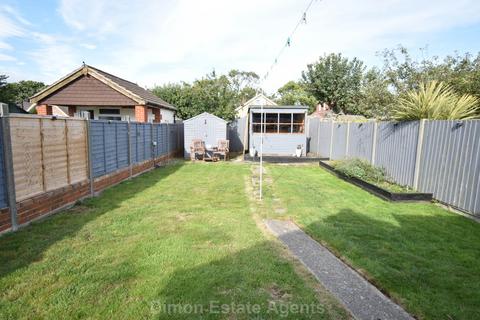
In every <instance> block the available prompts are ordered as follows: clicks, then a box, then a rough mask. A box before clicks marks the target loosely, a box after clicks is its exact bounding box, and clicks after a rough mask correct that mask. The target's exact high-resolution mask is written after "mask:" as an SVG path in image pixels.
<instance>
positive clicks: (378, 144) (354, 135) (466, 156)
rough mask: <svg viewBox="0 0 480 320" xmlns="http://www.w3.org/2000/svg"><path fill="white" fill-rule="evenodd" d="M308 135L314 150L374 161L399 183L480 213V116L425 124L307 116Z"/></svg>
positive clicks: (458, 206)
mask: <svg viewBox="0 0 480 320" xmlns="http://www.w3.org/2000/svg"><path fill="white" fill-rule="evenodd" d="M332 125H333V130H332ZM347 132H348V135H347ZM332 134H333V136H332ZM309 135H310V141H311V143H310V152H312V153H314V154H317V155H319V156H321V157H327V158H331V159H333V160H339V159H345V158H361V159H364V160H366V161H368V162H370V163H372V162H373V164H374V165H376V166H378V167H383V168H385V171H386V172H387V174H388V175H389V176H390V177H392V178H393V180H395V181H396V182H397V183H399V184H402V185H408V186H411V187H415V188H417V189H418V190H419V191H422V192H432V193H433V195H434V197H435V198H436V199H438V200H440V201H442V202H444V203H447V204H449V205H451V206H454V207H456V208H458V209H461V210H464V211H467V212H469V213H471V214H474V215H477V216H480V182H479V181H480V120H471V121H424V125H423V129H422V125H421V122H420V121H411V122H398V123H396V122H377V123H375V122H364V123H350V124H348V123H337V122H333V123H332V122H331V121H321V120H319V119H309ZM347 138H348V139H347ZM419 141H420V142H421V143H420V145H419ZM330 144H332V146H330ZM417 153H418V154H417ZM416 177H417V178H416Z"/></svg>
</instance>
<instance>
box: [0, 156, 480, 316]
mask: <svg viewBox="0 0 480 320" xmlns="http://www.w3.org/2000/svg"><path fill="white" fill-rule="evenodd" d="M293 170H294V171H295V170H297V169H293ZM294 171H292V173H293V172H294ZM249 175H250V168H249V166H247V165H236V164H228V163H227V164H224V163H215V164H202V163H198V164H183V163H179V164H177V165H172V166H168V167H166V168H162V169H158V170H155V171H153V172H151V173H147V174H145V175H142V176H140V177H137V178H135V179H133V180H130V181H126V182H124V183H122V184H120V185H118V186H116V187H113V188H110V189H108V190H107V191H105V192H104V193H103V194H102V195H101V196H100V197H97V198H94V199H89V200H87V201H85V202H84V203H82V204H81V205H77V206H76V207H74V208H73V209H71V210H68V211H66V212H64V213H61V214H57V215H55V216H52V217H50V218H48V219H46V220H44V221H41V222H39V223H35V224H33V225H31V226H30V227H27V228H25V229H22V230H20V231H19V232H17V233H15V234H8V235H5V236H3V237H0V318H1V319H36V318H50V319H65V318H95V319H97V318H108V319H142V318H172V319H179V318H180V319H181V318H208V319H210V318H213V319H217V318H221V319H224V318H227V319H235V318H239V319H244V318H251V317H253V316H254V315H255V314H253V315H252V314H249V315H248V314H247V313H246V312H244V311H242V310H241V309H239V308H242V307H244V308H248V305H249V304H250V305H255V304H258V305H259V306H260V307H261V309H260V315H261V317H259V318H263V319H265V318H271V319H276V318H278V315H279V314H278V313H275V312H285V311H286V308H290V307H291V306H295V305H297V306H298V305H300V306H306V305H314V307H315V309H313V307H311V308H310V309H309V310H311V312H304V313H302V314H299V313H298V312H297V311H295V310H293V309H290V313H289V315H290V317H289V318H292V319H299V318H314V319H339V318H340V319H342V318H345V317H347V316H346V313H345V311H344V310H343V309H342V308H341V307H340V306H339V305H338V304H337V303H336V302H335V301H334V300H333V299H332V298H331V297H330V296H329V295H328V294H327V293H326V292H325V291H324V289H322V288H321V287H320V286H318V285H317V284H315V282H314V281H313V280H312V278H311V277H309V276H308V275H306V273H305V271H304V269H302V267H300V266H299V265H297V264H294V263H293V262H292V260H291V258H288V257H286V255H285V252H284V251H283V249H282V248H281V247H280V246H279V245H278V243H277V242H275V241H273V239H272V238H270V237H269V236H268V235H266V234H265V233H264V232H262V230H261V229H260V228H259V227H257V225H256V222H255V221H256V220H255V216H254V214H253V213H252V211H254V210H255V205H254V204H253V203H251V201H250V200H249V197H248V196H247V194H246V192H245V181H249V179H248V177H249ZM252 206H253V207H252ZM452 220H454V219H453V218H452ZM463 230H464V231H466V232H465V236H468V234H469V232H467V231H468V230H466V229H465V228H463ZM437 236H438V237H439V239H441V238H442V237H440V236H439V235H437ZM465 243H467V240H465ZM478 243H479V242H478V241H477V244H478ZM469 244H470V245H473V243H469ZM452 246H453V244H452ZM470 250H471V248H470ZM468 257H469V256H467V255H465V258H468ZM477 266H478V265H477ZM474 267H476V266H473V268H474ZM302 270H303V271H302ZM470 272H472V270H470ZM471 285H473V283H471ZM472 289H473V287H472ZM472 293H473V292H472ZM476 294H477V295H478V290H477V292H476ZM471 298H473V297H471ZM166 304H174V305H181V304H182V305H183V307H182V308H177V309H176V310H173V309H170V312H167V310H166V308H165V305H166ZM189 304H190V305H194V306H192V308H193V307H194V308H195V309H196V310H195V311H196V312H197V313H196V314H192V313H189V312H192V310H191V309H189V308H190V307H188V305H189ZM221 304H226V305H227V308H230V309H235V313H236V314H234V312H233V311H232V310H230V311H228V310H227V309H223V310H219V309H217V308H218V306H220V305H221ZM199 306H203V307H204V310H203V312H206V311H208V309H209V308H210V311H212V312H216V313H202V310H201V308H200V307H199ZM269 306H270V308H269ZM171 308H172V307H171ZM173 308H176V307H175V306H174V307H173ZM252 308H254V307H252ZM252 308H251V309H250V311H251V312H253V313H255V312H256V311H255V310H253V309H252ZM303 310H305V308H304V309H303ZM312 310H313V312H312ZM223 311H226V312H225V313H222V312H223Z"/></svg>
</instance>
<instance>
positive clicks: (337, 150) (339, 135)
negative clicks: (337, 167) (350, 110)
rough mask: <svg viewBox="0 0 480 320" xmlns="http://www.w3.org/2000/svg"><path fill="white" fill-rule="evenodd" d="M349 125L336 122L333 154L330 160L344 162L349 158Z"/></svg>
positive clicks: (334, 125)
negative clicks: (343, 160)
mask: <svg viewBox="0 0 480 320" xmlns="http://www.w3.org/2000/svg"><path fill="white" fill-rule="evenodd" d="M347 131H348V124H347V123H342V122H336V123H334V124H333V131H332V132H333V138H332V140H333V141H334V143H333V145H332V146H331V148H332V153H331V156H330V158H331V159H332V160H342V159H345V157H346V156H347V134H348V132H347Z"/></svg>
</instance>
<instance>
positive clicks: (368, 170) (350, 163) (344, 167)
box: [333, 159, 387, 182]
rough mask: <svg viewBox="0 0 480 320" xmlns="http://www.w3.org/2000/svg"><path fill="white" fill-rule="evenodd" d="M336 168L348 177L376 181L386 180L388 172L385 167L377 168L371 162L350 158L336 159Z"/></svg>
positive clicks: (334, 164)
mask: <svg viewBox="0 0 480 320" xmlns="http://www.w3.org/2000/svg"><path fill="white" fill-rule="evenodd" d="M333 166H334V167H335V170H337V171H339V172H341V173H343V174H345V175H346V176H348V177H355V178H358V179H362V180H366V181H374V182H383V181H386V180H387V179H386V173H385V170H384V169H383V168H377V167H374V166H372V165H371V164H370V163H368V162H366V161H364V160H360V159H348V160H341V161H335V162H334V163H333Z"/></svg>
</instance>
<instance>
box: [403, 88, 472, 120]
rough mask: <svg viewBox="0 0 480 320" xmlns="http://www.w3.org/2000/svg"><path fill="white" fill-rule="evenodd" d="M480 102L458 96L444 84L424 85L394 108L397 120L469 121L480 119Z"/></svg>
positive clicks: (411, 92)
mask: <svg viewBox="0 0 480 320" xmlns="http://www.w3.org/2000/svg"><path fill="white" fill-rule="evenodd" d="M478 107H479V100H478V99H477V98H475V97H474V96H472V95H469V94H464V95H462V96H459V95H457V94H456V93H455V92H454V90H453V89H452V88H451V87H450V86H448V85H446V84H444V83H443V82H437V81H431V82H428V83H424V84H422V85H421V86H420V88H419V89H418V90H416V91H415V90H411V91H409V92H407V93H406V95H405V97H403V98H400V99H399V104H398V105H396V106H395V107H394V110H393V118H394V119H395V120H399V121H404V120H407V121H408V120H419V119H434V120H460V119H463V120H467V119H476V118H478V117H479V115H480V113H479V108H478Z"/></svg>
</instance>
